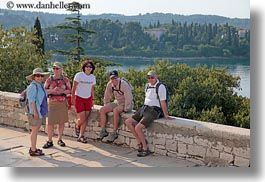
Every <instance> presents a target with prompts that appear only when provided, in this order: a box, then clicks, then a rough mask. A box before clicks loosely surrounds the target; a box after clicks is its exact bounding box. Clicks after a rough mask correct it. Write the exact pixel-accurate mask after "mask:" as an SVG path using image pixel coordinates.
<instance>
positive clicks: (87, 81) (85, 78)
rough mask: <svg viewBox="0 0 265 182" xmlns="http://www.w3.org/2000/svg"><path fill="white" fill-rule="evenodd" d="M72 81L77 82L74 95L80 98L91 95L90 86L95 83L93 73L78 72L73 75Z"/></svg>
mask: <svg viewBox="0 0 265 182" xmlns="http://www.w3.org/2000/svg"><path fill="white" fill-rule="evenodd" d="M74 81H76V82H78V85H77V87H76V91H75V95H77V96H79V97H82V98H89V97H91V89H92V86H93V85H95V84H96V77H95V76H94V75H93V74H89V75H87V74H85V73H84V72H79V73H77V74H76V75H75V77H74Z"/></svg>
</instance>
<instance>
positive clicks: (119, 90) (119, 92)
mask: <svg viewBox="0 0 265 182" xmlns="http://www.w3.org/2000/svg"><path fill="white" fill-rule="evenodd" d="M121 80H123V81H125V82H126V83H127V84H128V85H129V87H130V89H131V92H132V94H133V92H134V88H133V86H132V85H131V84H130V82H129V81H128V80H126V79H125V78H120V82H119V89H118V90H116V89H115V88H114V87H113V86H112V87H111V89H112V93H113V92H114V91H116V92H118V94H120V95H123V94H124V93H123V91H121Z"/></svg>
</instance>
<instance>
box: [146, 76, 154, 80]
mask: <svg viewBox="0 0 265 182" xmlns="http://www.w3.org/2000/svg"><path fill="white" fill-rule="evenodd" d="M147 79H148V80H149V79H155V77H154V76H148V77H147Z"/></svg>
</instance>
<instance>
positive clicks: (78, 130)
mask: <svg viewBox="0 0 265 182" xmlns="http://www.w3.org/2000/svg"><path fill="white" fill-rule="evenodd" d="M75 134H76V136H79V134H80V127H78V126H77V124H76V123H75Z"/></svg>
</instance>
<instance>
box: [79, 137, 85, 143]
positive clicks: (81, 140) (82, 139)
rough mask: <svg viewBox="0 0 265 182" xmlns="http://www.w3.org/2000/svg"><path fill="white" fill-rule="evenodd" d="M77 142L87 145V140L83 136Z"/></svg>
mask: <svg viewBox="0 0 265 182" xmlns="http://www.w3.org/2000/svg"><path fill="white" fill-rule="evenodd" d="M77 141H78V142H81V143H87V139H86V138H85V137H84V136H81V137H80V138H78V139H77Z"/></svg>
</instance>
